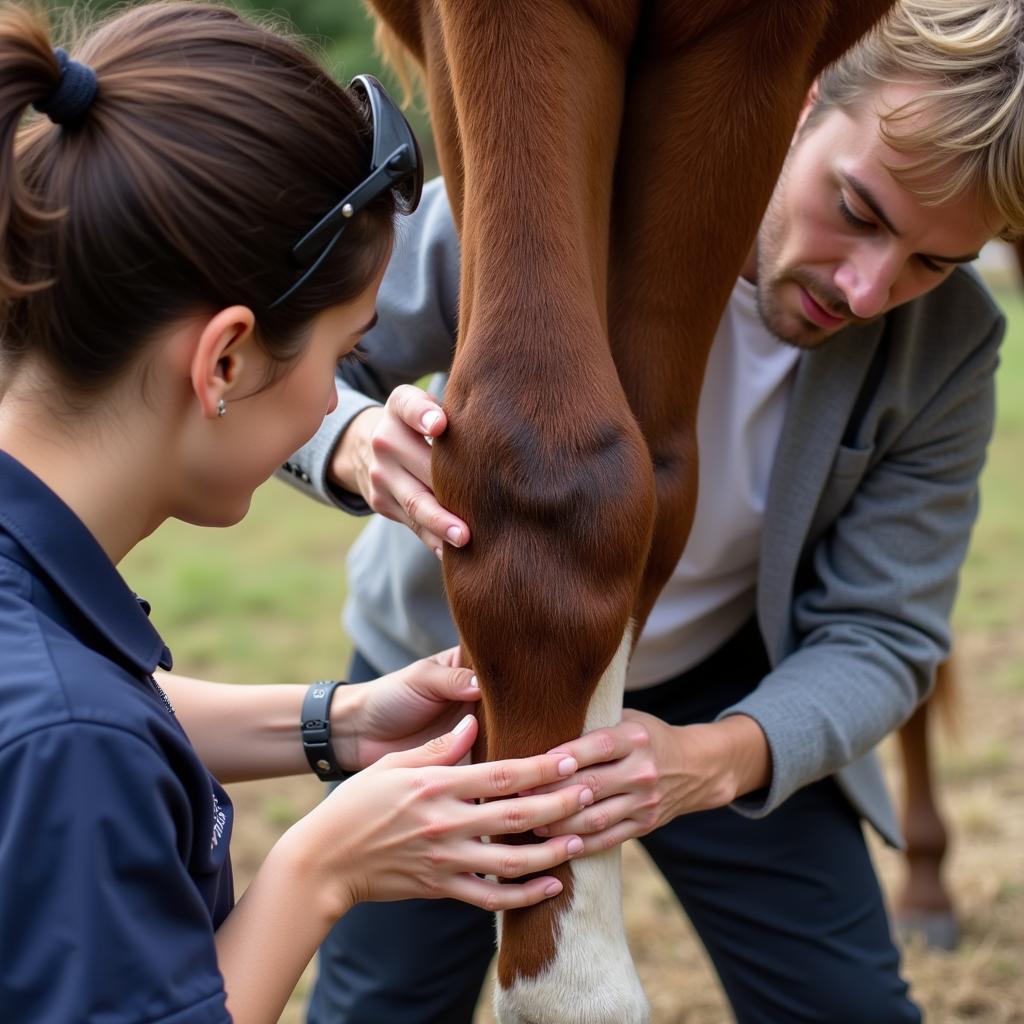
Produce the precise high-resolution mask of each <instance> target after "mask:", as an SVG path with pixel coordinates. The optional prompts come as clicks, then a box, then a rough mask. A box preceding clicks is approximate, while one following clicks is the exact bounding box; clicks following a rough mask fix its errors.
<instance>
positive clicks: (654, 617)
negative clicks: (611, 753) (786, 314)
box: [626, 278, 800, 690]
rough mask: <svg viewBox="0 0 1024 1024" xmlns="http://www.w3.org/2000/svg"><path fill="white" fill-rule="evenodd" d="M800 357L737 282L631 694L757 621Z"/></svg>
mask: <svg viewBox="0 0 1024 1024" xmlns="http://www.w3.org/2000/svg"><path fill="white" fill-rule="evenodd" d="M799 359H800V351H799V349H797V348H795V347H793V346H791V345H786V344H784V343H783V342H781V341H779V339H778V338H776V337H775V336H774V335H773V334H771V333H770V332H769V331H768V329H767V328H766V327H765V326H764V324H763V323H762V322H761V317H760V315H759V314H758V311H757V293H756V289H755V287H754V285H752V284H750V283H749V282H748V281H745V280H743V279H742V278H741V279H739V280H738V281H737V282H736V287H735V288H734V289H733V292H732V296H731V297H730V299H729V305H728V306H727V307H726V310H725V313H724V315H723V316H722V320H721V323H720V324H719V326H718V332H717V334H716V335H715V340H714V342H713V344H712V346H711V352H710V355H709V357H708V366H707V373H706V375H705V378H704V386H703V390H702V391H701V398H700V408H699V409H698V415H697V442H698V446H699V450H700V483H699V488H698V491H697V512H696V515H695V517H694V522H693V530H692V532H691V533H690V538H689V540H688V542H687V544H686V550H685V551H684V552H683V555H682V558H680V559H679V564H678V565H677V566H676V568H675V571H674V572H673V574H672V576H671V577H670V579H669V581H668V583H667V584H666V585H665V588H664V590H662V592H661V594H660V595H659V597H658V600H657V602H656V603H655V605H654V608H653V610H652V611H651V615H650V618H649V619H648V620H647V625H646V627H645V628H644V632H643V635H642V636H641V638H640V641H639V643H638V644H637V646H636V650H635V651H634V653H633V659H632V661H631V663H630V666H629V673H628V675H627V677H626V689H627V690H636V689H642V688H643V687H647V686H653V685H654V684H655V683H660V682H664V681H665V680H666V679H670V678H672V676H674V675H678V674H679V673H680V672H684V671H686V669H688V668H692V667H693V666H694V665H697V664H698V663H699V662H701V661H703V659H704V658H706V657H707V656H708V655H709V654H711V653H713V652H714V651H715V650H716V649H717V648H718V647H720V646H721V645H722V644H723V643H724V642H725V641H726V640H728V639H729V637H730V636H732V634H733V633H734V632H735V631H736V630H737V629H738V628H739V627H740V626H741V625H743V623H744V622H745V621H746V620H747V619H748V618H749V617H750V615H751V614H752V612H753V610H754V603H755V588H756V583H757V566H758V556H759V550H760V543H761V521H762V519H763V517H764V506H765V499H766V497H767V495H768V482H769V479H770V477H771V472H772V464H773V463H774V461H775V450H776V448H777V447H778V443H779V436H780V435H781V433H782V425H783V421H784V420H785V416H786V407H787V405H788V403H789V396H790V392H791V390H792V384H793V379H794V377H795V376H796V367H797V363H798V362H799Z"/></svg>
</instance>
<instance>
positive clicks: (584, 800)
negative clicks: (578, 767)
mask: <svg viewBox="0 0 1024 1024" xmlns="http://www.w3.org/2000/svg"><path fill="white" fill-rule="evenodd" d="M593 802H594V791H593V790H592V789H583V790H580V807H586V806H587V805H588V804H592V803H593Z"/></svg>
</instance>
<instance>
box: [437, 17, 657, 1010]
mask: <svg viewBox="0 0 1024 1024" xmlns="http://www.w3.org/2000/svg"><path fill="white" fill-rule="evenodd" d="M632 7H633V5H632V4H631V3H617V4H612V3H608V4H600V3H592V4H589V5H587V4H566V3H556V2H547V3H536V2H535V3H531V4H524V3H506V4H504V5H502V7H501V12H500V14H498V13H497V12H496V11H495V9H493V8H491V7H490V6H489V5H481V4H479V3H469V2H466V0H441V2H440V3H438V4H437V5H436V9H437V11H438V14H439V18H440V24H441V29H442V34H443V39H444V53H445V58H446V62H447V73H448V76H449V81H450V83H451V95H452V104H453V110H454V112H455V118H454V120H455V123H456V124H457V126H458V130H459V141H460V154H459V156H460V166H461V170H462V175H463V183H464V187H463V189H462V190H461V191H460V193H459V194H458V195H457V196H456V197H454V198H455V199H456V200H461V203H462V210H461V226H462V230H461V239H462V254H463V278H462V289H461V308H460V338H459V343H458V346H457V350H456V357H455V362H454V365H453V369H452V374H451V378H450V381H449V384H448V388H447V391H446V406H447V411H448V415H449V428H448V430H447V431H446V432H445V435H444V436H443V438H441V439H439V441H438V443H437V444H435V446H434V456H433V480H434V485H435V490H436V492H437V494H438V497H439V498H440V500H441V501H442V503H443V504H444V505H445V506H446V507H448V508H451V509H452V510H453V511H455V512H456V513H458V514H459V515H461V516H463V517H464V518H465V519H466V520H467V521H468V522H469V523H470V525H471V527H472V529H473V542H472V543H471V544H470V545H468V546H467V547H466V548H464V549H462V550H459V551H447V552H446V553H445V580H446V585H447V588H448V594H449V599H450V603H451V606H452V612H453V615H454V617H455V621H456V623H457V624H458V626H459V630H460V634H461V636H462V639H463V642H464V644H465V646H466V648H467V650H468V652H469V655H470V657H471V658H472V661H473V664H474V666H475V667H476V670H477V675H478V676H479V678H480V681H481V687H482V688H483V691H484V721H485V729H486V734H487V747H488V750H487V753H488V756H489V757H491V758H501V757H508V756H518V755H523V754H531V753H536V752H537V751H539V750H544V749H546V748H549V747H552V746H554V745H556V744H557V743H559V742H563V741H565V740H567V739H569V738H572V737H575V736H577V735H579V733H580V732H581V731H582V730H583V728H584V727H585V725H587V724H590V723H593V724H596V722H595V719H594V718H593V716H590V717H588V705H590V703H591V700H592V695H593V693H594V691H595V688H598V687H599V684H601V681H602V678H604V679H609V678H612V679H617V681H618V682H617V686H618V689H619V691H621V683H622V678H623V675H624V665H625V653H624V652H626V651H628V649H629V646H630V635H629V615H630V610H631V608H632V606H633V603H634V600H635V595H636V591H637V587H638V585H639V578H640V572H641V570H642V567H643V563H644V559H645V556H646V552H647V547H648V544H649V540H650V529H651V523H652V521H653V490H654V486H653V479H652V476H651V471H650V464H649V459H648V456H647V451H646V447H645V446H644V443H643V438H642V437H641V435H640V433H639V430H638V429H637V426H636V423H635V421H634V420H633V417H632V415H631V414H630V412H629V408H628V404H627V402H626V400H625V396H624V395H623V393H622V389H621V386H620V385H619V382H618V379H617V376H616V373H615V368H614V364H613V362H612V359H611V355H610V352H609V350H608V342H607V330H606V324H605V313H606V308H607V287H606V286H607V281H606V274H607V263H608V237H607V236H608V221H609V212H608V211H609V206H610V201H611V179H612V168H613V164H614V150H615V143H616V139H617V136H618V120H619V113H620V108H621V102H622V93H623V79H624V74H625V60H626V53H627V52H628V48H629V44H630V41H631V35H632V31H633V21H632V17H631V12H632ZM428 73H429V59H428ZM623 495H628V501H623V500H622V497H623ZM602 685H604V684H602ZM614 856H615V855H612V856H611V857H610V858H600V857H599V858H596V859H595V858H588V860H587V862H586V864H585V865H584V863H583V862H580V863H578V864H571V865H567V866H565V867H563V868H560V869H559V870H558V872H556V873H557V874H558V875H559V877H560V878H561V879H562V881H563V884H564V885H565V889H564V891H563V893H562V894H561V895H560V896H559V897H557V898H556V899H554V900H551V901H548V902H546V903H545V904H544V905H542V906H540V907H535V908H531V909H529V910H525V911H517V912H512V913H508V914H505V915H503V916H502V920H501V947H500V952H499V963H498V983H499V984H498V994H497V999H498V1012H499V1017H500V1019H501V1020H502V1021H503V1022H521V1021H531V1022H534V1024H541V1022H552V1024H553V1022H556V1021H557V1022H559V1024H563V1022H576V1024H584V1022H588V1024H591V1022H592V1024H601V1022H608V1024H612V1022H616V1024H638V1022H642V1021H644V1020H646V1019H647V1018H648V1008H647V1003H646V999H645V998H644V996H643V992H642V990H641V989H640V986H639V983H638V981H637V979H636V975H635V971H634V969H633V966H632V961H631V960H630V958H629V955H628V950H627V947H626V945H625V939H624V929H623V927H622V923H621V907H620V904H619V901H618V900H613V901H611V902H610V903H609V900H608V896H609V893H610V888H609V887H610V885H613V884H614V883H615V880H616V878H617V875H616V874H615V872H614V871H613V870H610V869H609V868H602V867H600V865H601V863H602V861H607V860H610V859H614ZM605 876H608V881H607V882H605V881H603V879H604V877H605ZM581 908H582V910H581ZM567 938H568V940H569V946H570V947H572V948H577V949H579V948H582V941H583V940H584V939H585V941H586V943H587V945H586V949H587V953H586V955H585V956H583V957H581V958H580V959H578V960H577V961H576V963H575V965H574V967H573V970H572V972H571V973H570V974H568V975H566V974H565V973H564V972H563V971H562V970H561V969H560V968H556V967H555V961H556V947H559V948H560V947H561V945H564V944H565V943H566V941H567ZM577 939H578V940H580V941H579V942H577Z"/></svg>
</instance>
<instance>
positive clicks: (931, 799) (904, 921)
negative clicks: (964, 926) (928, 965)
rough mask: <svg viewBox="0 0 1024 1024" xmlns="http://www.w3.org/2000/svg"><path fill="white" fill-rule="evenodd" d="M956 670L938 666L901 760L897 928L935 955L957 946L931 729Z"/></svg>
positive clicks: (905, 733)
mask: <svg viewBox="0 0 1024 1024" xmlns="http://www.w3.org/2000/svg"><path fill="white" fill-rule="evenodd" d="M953 672H954V668H953V665H952V663H951V662H949V661H947V662H944V663H943V664H942V665H940V666H939V671H938V675H937V677H936V681H935V691H934V692H933V695H932V697H931V698H930V699H929V700H928V701H926V702H925V703H924V704H922V705H921V706H920V707H919V708H918V709H917V711H915V712H914V714H913V715H912V716H911V718H910V719H909V720H908V721H907V723H906V724H905V725H904V726H903V728H902V729H900V732H899V743H900V752H901V754H902V759H903V794H904V795H903V833H904V836H905V838H906V841H907V851H906V861H907V871H906V878H905V880H904V883H903V887H902V888H901V889H900V891H899V892H898V894H897V896H896V900H895V918H896V927H897V929H898V930H899V931H900V932H901V933H902V934H904V935H922V936H923V937H924V939H925V942H926V943H927V944H928V945H929V946H931V947H932V948H933V949H945V950H952V949H955V948H956V945H957V942H958V941H959V931H960V930H959V926H958V925H957V921H956V915H955V913H954V910H953V902H952V900H951V898H950V895H949V892H948V890H947V889H946V885H945V882H944V881H943V878H942V863H943V860H944V859H945V856H946V851H947V847H948V843H949V837H948V833H947V830H946V826H945V823H944V822H943V820H942V815H941V814H940V813H939V808H938V804H937V802H936V798H935V791H934V788H933V785H932V765H931V756H930V744H929V737H928V725H929V721H930V719H931V717H932V716H931V714H930V709H931V708H933V707H934V706H935V705H934V702H935V701H936V700H939V701H942V700H947V701H948V700H949V693H950V688H951V686H952V685H953V684H952V680H953V678H954V677H953Z"/></svg>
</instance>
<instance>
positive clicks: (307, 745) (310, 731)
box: [300, 679, 354, 782]
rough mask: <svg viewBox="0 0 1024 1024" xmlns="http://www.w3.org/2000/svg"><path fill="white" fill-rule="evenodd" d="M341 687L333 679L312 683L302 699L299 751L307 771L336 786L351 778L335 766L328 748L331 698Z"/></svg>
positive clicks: (335, 762) (347, 773)
mask: <svg viewBox="0 0 1024 1024" xmlns="http://www.w3.org/2000/svg"><path fill="white" fill-rule="evenodd" d="M344 685H345V684H344V683H343V682H341V681H340V680H337V679H333V680H332V679H322V680H320V681H319V682H316V683H313V685H312V686H310V688H309V689H308V690H307V691H306V696H305V697H303V698H302V713H301V722H300V728H301V730H302V749H303V752H304V753H305V755H306V760H307V761H308V762H309V767H310V768H312V769H313V771H314V772H316V774H317V776H318V777H319V778H320V779H322V780H323V781H324V782H338V781H340V780H342V779H347V778H348V777H349V776H350V775H352V774H354V773H353V772H347V771H345V769H344V768H342V767H341V765H339V764H338V762H337V760H336V759H335V757H334V747H332V746H331V698H332V697H333V696H334V691H335V690H336V689H337V688H338V687H339V686H344Z"/></svg>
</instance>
